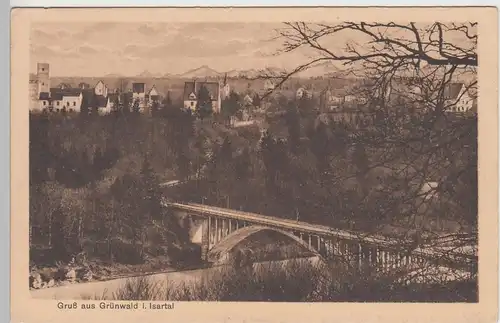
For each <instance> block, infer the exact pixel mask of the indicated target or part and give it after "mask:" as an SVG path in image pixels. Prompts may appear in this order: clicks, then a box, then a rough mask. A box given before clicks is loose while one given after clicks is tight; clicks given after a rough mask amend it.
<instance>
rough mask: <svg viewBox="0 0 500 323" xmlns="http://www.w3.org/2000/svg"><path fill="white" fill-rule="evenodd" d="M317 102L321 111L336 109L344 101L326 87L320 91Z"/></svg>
mask: <svg viewBox="0 0 500 323" xmlns="http://www.w3.org/2000/svg"><path fill="white" fill-rule="evenodd" d="M319 102H320V107H321V109H322V110H323V111H326V110H336V109H338V108H340V106H342V104H343V103H344V97H343V96H342V95H340V94H338V93H334V91H333V90H332V89H331V88H329V87H328V88H326V89H325V90H323V91H321V92H320V95H319Z"/></svg>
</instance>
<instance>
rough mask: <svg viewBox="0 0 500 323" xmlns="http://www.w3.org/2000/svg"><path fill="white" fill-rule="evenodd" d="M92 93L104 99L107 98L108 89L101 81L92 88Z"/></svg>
mask: <svg viewBox="0 0 500 323" xmlns="http://www.w3.org/2000/svg"><path fill="white" fill-rule="evenodd" d="M94 93H95V95H102V96H104V97H107V96H108V87H107V86H106V85H105V84H104V82H103V81H99V82H97V84H96V85H95V86H94Z"/></svg>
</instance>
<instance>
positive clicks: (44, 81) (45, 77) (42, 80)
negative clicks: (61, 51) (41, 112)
mask: <svg viewBox="0 0 500 323" xmlns="http://www.w3.org/2000/svg"><path fill="white" fill-rule="evenodd" d="M36 65H37V71H36V75H37V79H38V95H40V93H41V92H49V91H50V73H49V64H48V63H37V64H36Z"/></svg>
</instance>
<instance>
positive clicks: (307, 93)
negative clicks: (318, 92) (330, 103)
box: [295, 87, 312, 100]
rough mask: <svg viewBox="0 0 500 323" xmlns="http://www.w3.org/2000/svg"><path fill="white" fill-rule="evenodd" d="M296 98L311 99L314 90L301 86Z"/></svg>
mask: <svg viewBox="0 0 500 323" xmlns="http://www.w3.org/2000/svg"><path fill="white" fill-rule="evenodd" d="M295 98H297V99H298V100H300V99H302V98H307V99H311V98H312V92H311V91H309V90H307V89H305V88H303V87H300V88H299V89H298V90H297V92H296V93H295Z"/></svg>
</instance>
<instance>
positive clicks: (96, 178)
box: [30, 95, 477, 264]
mask: <svg viewBox="0 0 500 323" xmlns="http://www.w3.org/2000/svg"><path fill="white" fill-rule="evenodd" d="M231 97H232V99H231V100H235V98H236V96H235V95H232V96H231ZM273 104H274V106H273V107H272V109H270V110H272V111H278V112H279V113H278V114H276V113H268V114H267V115H266V116H264V118H265V119H266V120H265V121H266V124H268V125H269V126H268V127H266V128H265V129H259V128H257V127H250V128H242V129H230V128H228V127H227V123H226V122H225V121H224V120H225V119H224V118H222V117H220V116H213V115H209V114H206V113H203V115H202V116H200V115H199V114H194V115H191V114H190V113H186V112H185V111H182V110H181V109H179V108H176V107H169V108H168V109H166V108H165V107H163V109H162V110H161V113H160V112H157V113H153V115H152V116H148V115H141V114H139V113H112V114H111V115H107V116H97V115H92V114H90V115H89V114H80V115H60V114H31V115H30V246H31V249H32V253H31V261H32V263H35V264H37V263H41V262H42V263H43V262H44V261H47V260H49V261H55V260H57V261H69V258H70V257H71V256H72V255H74V254H77V253H79V252H82V251H85V252H86V254H87V255H88V257H90V258H96V259H104V260H105V261H109V262H113V263H115V262H116V263H125V264H136V263H144V262H145V261H147V259H149V258H154V257H160V256H163V257H167V258H168V259H169V261H170V262H172V263H180V262H183V261H184V260H186V259H184V258H186V257H188V258H189V256H193V253H192V250H193V249H192V248H193V246H192V245H191V244H190V242H189V239H188V235H187V231H186V229H185V228H183V227H182V225H181V224H180V223H179V221H178V220H177V219H176V218H175V217H174V216H171V215H170V214H168V210H165V209H164V208H162V207H161V205H160V201H161V199H162V198H167V199H174V200H180V201H192V202H197V203H206V204H210V205H217V206H224V207H230V208H234V209H240V210H245V211H250V212H256V213H260V214H265V215H272V216H277V217H285V218H291V219H296V220H300V221H306V222H311V223H319V224H323V225H329V226H332V227H335V228H343V229H348V230H353V231H356V232H364V233H377V234H384V235H397V236H404V237H405V238H406V239H414V240H415V241H420V240H422V239H425V238H432V237H436V236H443V235H457V236H460V237H462V235H463V234H464V233H466V234H467V236H468V239H472V240H474V239H476V238H475V235H476V232H477V117H476V116H469V115H467V116H460V117H457V116H455V117H450V116H449V115H446V114H444V113H441V114H436V113H435V112H434V111H427V110H421V111H419V112H418V113H416V112H415V109H414V108H411V109H410V108H409V107H408V106H399V107H398V109H394V110H391V111H392V112H391V113H388V112H387V111H388V110H384V111H385V113H381V112H380V110H376V109H374V110H373V113H371V114H370V113H367V114H366V115H364V116H363V115H361V116H360V117H359V118H355V119H352V120H351V119H350V120H345V119H339V118H334V117H332V115H331V114H328V113H320V112H319V111H318V109H317V106H316V103H315V102H314V101H313V100H306V99H303V100H287V101H283V100H280V101H276V102H274V103H273ZM225 106H226V108H225V110H226V111H230V113H226V115H227V114H232V113H236V112H237V110H238V108H235V107H234V106H230V107H228V103H227V102H226V104H225ZM365 119H369V120H370V122H364V121H366V120H365ZM353 120H354V121H353ZM171 179H189V181H187V183H186V184H184V185H182V186H180V187H177V188H174V189H161V188H160V185H159V184H160V183H161V182H162V181H168V180H171ZM429 182H437V183H439V185H438V186H437V187H433V188H432V189H431V190H423V189H422V188H423V187H426V183H429ZM461 239H462V238H461ZM469 242H470V241H469ZM39 250H45V251H44V252H42V253H41V252H38V251H39ZM46 253H48V255H47V254H46ZM183 257H184V258H183Z"/></svg>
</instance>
